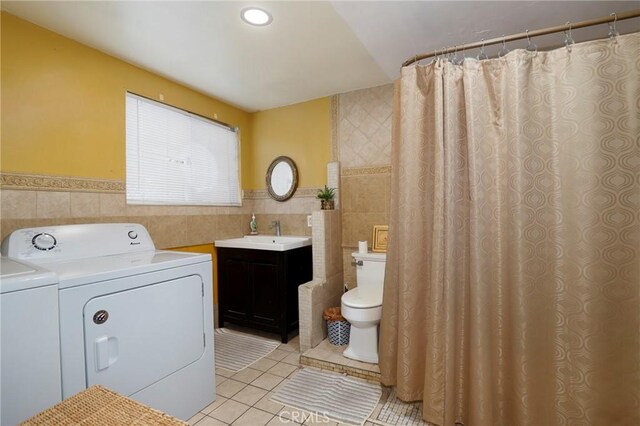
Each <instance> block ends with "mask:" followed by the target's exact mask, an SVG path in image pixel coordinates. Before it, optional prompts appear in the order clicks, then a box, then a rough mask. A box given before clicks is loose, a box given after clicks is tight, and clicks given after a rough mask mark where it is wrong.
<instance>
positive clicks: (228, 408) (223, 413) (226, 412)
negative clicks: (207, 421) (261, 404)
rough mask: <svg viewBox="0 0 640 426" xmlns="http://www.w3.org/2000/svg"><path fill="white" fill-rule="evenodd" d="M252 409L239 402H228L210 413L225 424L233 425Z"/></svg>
mask: <svg viewBox="0 0 640 426" xmlns="http://www.w3.org/2000/svg"><path fill="white" fill-rule="evenodd" d="M249 408H250V407H249V406H248V405H246V404H242V403H240V402H237V401H233V400H231V399H230V400H228V401H225V403H224V404H222V405H221V406H219V407H218V408H216V409H215V410H213V411H212V412H210V413H209V416H211V417H213V418H214V419H217V420H220V421H223V422H225V423H229V424H231V423H233V422H234V421H236V419H237V418H238V417H240V416H241V415H243V414H244V413H245V411H247V410H248V409H249Z"/></svg>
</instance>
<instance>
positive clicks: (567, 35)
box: [564, 21, 576, 52]
mask: <svg viewBox="0 0 640 426" xmlns="http://www.w3.org/2000/svg"><path fill="white" fill-rule="evenodd" d="M565 25H567V26H568V27H569V29H568V30H566V31H565V32H564V45H565V47H566V48H567V50H568V51H569V52H571V46H573V45H574V44H575V43H576V42H575V41H573V37H572V35H571V21H567V23H566V24H565Z"/></svg>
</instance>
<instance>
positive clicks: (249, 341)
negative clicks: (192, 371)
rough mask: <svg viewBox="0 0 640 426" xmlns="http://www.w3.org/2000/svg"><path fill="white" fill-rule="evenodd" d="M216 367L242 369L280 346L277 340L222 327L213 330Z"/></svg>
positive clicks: (235, 370) (234, 370)
mask: <svg viewBox="0 0 640 426" xmlns="http://www.w3.org/2000/svg"><path fill="white" fill-rule="evenodd" d="M214 337H215V345H214V346H215V348H216V367H218V368H224V369H225V370H230V371H233V372H238V371H241V370H244V369H245V368H247V367H248V366H250V365H251V364H253V363H254V362H256V361H259V360H261V359H262V358H264V357H265V356H267V355H269V354H270V353H271V352H273V351H274V350H275V349H277V348H278V346H280V342H279V341H277V340H268V339H263V338H261V337H255V336H249V335H247V334H241V333H235V332H233V331H229V330H227V329H224V328H218V329H216V331H215V335H214Z"/></svg>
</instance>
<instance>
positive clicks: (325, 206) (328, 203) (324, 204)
mask: <svg viewBox="0 0 640 426" xmlns="http://www.w3.org/2000/svg"><path fill="white" fill-rule="evenodd" d="M320 206H321V208H322V210H333V208H334V203H333V200H320Z"/></svg>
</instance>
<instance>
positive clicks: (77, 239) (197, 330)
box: [2, 223, 215, 420]
mask: <svg viewBox="0 0 640 426" xmlns="http://www.w3.org/2000/svg"><path fill="white" fill-rule="evenodd" d="M2 253H3V254H5V255H7V256H9V257H12V258H17V259H23V260H28V261H30V262H32V263H34V264H38V265H41V266H43V267H45V268H46V269H48V270H51V271H53V272H55V273H56V274H57V276H58V279H59V285H58V286H59V304H60V347H61V365H62V396H63V398H68V397H70V396H72V395H74V394H76V393H78V392H79V391H81V390H83V389H85V388H87V387H89V386H92V385H95V384H101V385H104V386H106V387H108V388H110V389H113V390H114V391H116V392H119V393H121V394H123V395H127V396H129V397H131V398H133V399H135V400H137V401H140V402H142V403H144V404H147V405H149V406H151V407H153V408H156V409H158V410H161V411H164V412H166V413H169V414H171V415H173V416H175V417H178V418H180V419H185V420H186V419H188V418H189V417H191V416H193V415H194V414H195V413H197V412H198V411H199V410H200V409H202V408H204V407H205V406H206V405H208V404H210V403H211V402H212V401H213V400H214V399H215V369H214V348H213V309H212V305H213V303H212V274H211V272H212V264H211V256H210V255H208V254H193V253H179V252H170V251H159V250H155V246H154V244H153V241H152V240H151V237H150V236H149V234H148V232H147V230H146V229H145V228H144V227H143V226H142V225H138V224H129V223H115V224H114V223H109V224H90V225H66V226H52V227H43V228H29V229H22V230H19V231H15V232H14V233H12V234H11V235H10V236H9V237H7V239H5V241H4V242H3V245H2Z"/></svg>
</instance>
